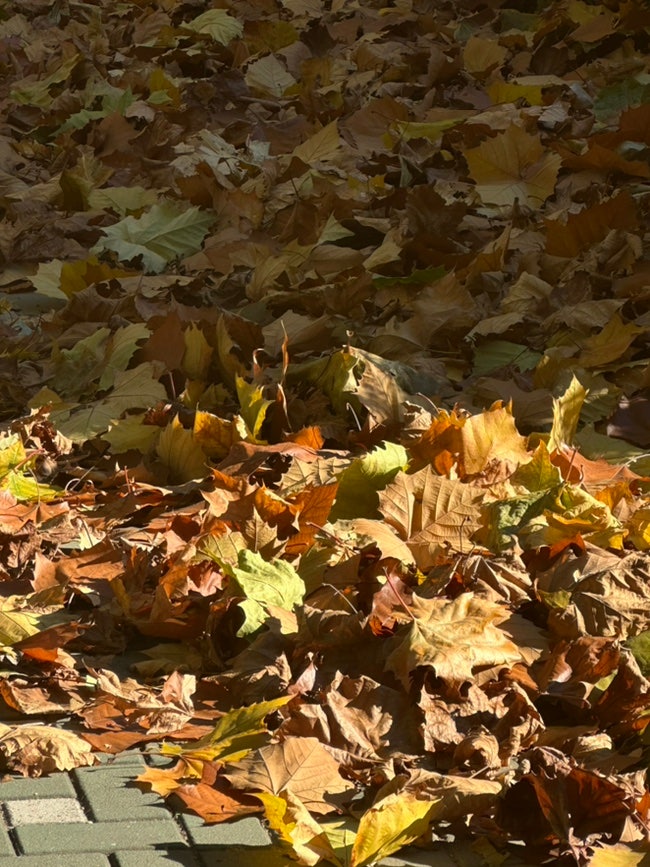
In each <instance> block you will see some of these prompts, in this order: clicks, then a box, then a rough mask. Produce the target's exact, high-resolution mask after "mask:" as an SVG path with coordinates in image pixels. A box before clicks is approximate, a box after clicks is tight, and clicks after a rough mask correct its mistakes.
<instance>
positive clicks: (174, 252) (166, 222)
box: [93, 202, 214, 274]
mask: <svg viewBox="0 0 650 867" xmlns="http://www.w3.org/2000/svg"><path fill="white" fill-rule="evenodd" d="M213 221H214V218H213V216H212V215H210V214H207V213H204V212H201V210H200V209H199V208H196V207H192V208H187V209H182V208H179V207H178V206H177V205H175V204H174V203H172V202H164V203H163V204H160V205H153V206H152V207H151V208H150V209H149V210H148V211H147V212H146V213H145V214H143V216H142V217H138V218H136V217H126V218H125V219H124V220H121V221H120V222H119V223H115V224H114V225H113V226H108V227H107V228H106V229H104V230H103V232H104V236H105V237H104V238H103V239H102V240H101V241H99V242H98V244H97V245H96V246H95V247H94V248H93V252H94V253H100V252H102V251H103V250H112V251H113V252H115V253H117V255H118V256H119V258H120V259H121V260H123V261H129V260H131V259H137V258H138V257H141V259H142V264H143V265H144V267H145V268H146V269H147V270H148V271H152V272H153V273H155V274H158V273H160V272H161V271H163V270H164V269H165V267H166V265H167V263H168V262H171V261H172V260H173V259H176V258H178V257H179V256H186V255H188V254H189V253H193V252H195V251H196V250H198V249H199V247H200V246H201V243H202V241H203V239H204V238H205V236H206V234H207V231H208V229H209V228H210V226H211V224H212V223H213Z"/></svg>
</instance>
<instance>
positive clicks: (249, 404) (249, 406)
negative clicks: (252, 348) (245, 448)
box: [235, 376, 273, 442]
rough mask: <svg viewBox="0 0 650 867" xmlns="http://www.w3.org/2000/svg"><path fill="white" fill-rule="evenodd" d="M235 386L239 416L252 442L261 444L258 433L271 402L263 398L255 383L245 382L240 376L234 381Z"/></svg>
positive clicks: (260, 389)
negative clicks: (244, 423) (239, 409)
mask: <svg viewBox="0 0 650 867" xmlns="http://www.w3.org/2000/svg"><path fill="white" fill-rule="evenodd" d="M235 384H236V386H237V397H238V399H239V406H240V407H241V415H242V418H243V419H244V421H245V422H246V427H247V428H248V430H249V431H250V433H251V435H252V438H253V441H254V442H263V441H262V440H259V439H258V435H259V432H260V430H261V428H262V424H263V423H264V419H265V417H266V411H267V409H268V408H269V406H271V404H272V403H273V401H272V400H267V399H266V398H265V397H264V396H263V390H262V388H260V386H259V385H255V383H249V382H246V380H245V379H244V378H243V377H242V376H237V377H236V380H235Z"/></svg>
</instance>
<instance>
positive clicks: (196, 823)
mask: <svg viewBox="0 0 650 867" xmlns="http://www.w3.org/2000/svg"><path fill="white" fill-rule="evenodd" d="M180 820H181V822H182V824H183V825H184V826H185V829H186V831H187V836H188V837H189V838H190V840H191V841H192V844H193V845H194V846H238V845H239V846H247V847H249V848H250V847H252V846H268V845H269V844H270V843H271V838H270V837H269V835H268V833H267V831H266V829H265V828H264V826H263V825H262V823H261V822H260V821H259V819H255V818H254V817H253V816H246V817H245V818H243V819H238V820H237V821H236V822H219V823H218V824H216V825H204V824H203V819H201V818H200V817H199V816H190V815H187V816H180Z"/></svg>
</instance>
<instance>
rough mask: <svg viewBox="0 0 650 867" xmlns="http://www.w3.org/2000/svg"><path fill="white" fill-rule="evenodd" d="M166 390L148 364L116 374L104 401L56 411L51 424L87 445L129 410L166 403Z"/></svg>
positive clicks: (52, 415) (151, 366) (73, 439)
mask: <svg viewBox="0 0 650 867" xmlns="http://www.w3.org/2000/svg"><path fill="white" fill-rule="evenodd" d="M166 397H167V392H166V391H165V387H164V386H163V385H161V383H159V382H158V381H157V380H156V369H155V368H154V365H153V364H152V363H151V362H145V363H144V364H139V365H138V366H137V367H134V368H133V370H124V371H119V372H117V373H116V375H115V388H114V389H113V391H112V392H110V394H109V395H108V396H107V397H105V398H104V399H103V400H97V401H95V402H93V403H91V404H87V405H85V406H83V405H82V406H79V407H73V408H66V409H61V410H55V411H54V412H52V413H51V414H50V419H51V421H52V423H53V424H54V425H55V426H56V427H57V428H58V429H59V431H60V432H61V433H62V434H63V435H64V436H67V437H68V438H69V439H71V440H72V441H73V442H77V443H80V442H85V441H86V440H89V439H92V438H93V437H94V436H96V435H97V434H100V433H104V432H105V431H107V430H108V428H109V427H110V426H111V425H112V424H113V422H115V421H117V420H118V419H119V417H120V416H121V415H122V413H123V412H126V411H127V410H137V409H146V408H148V407H150V406H155V405H156V404H157V403H158V402H159V401H161V400H165V398H166Z"/></svg>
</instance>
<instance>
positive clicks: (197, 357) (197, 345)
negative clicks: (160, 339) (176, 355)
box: [181, 322, 214, 379]
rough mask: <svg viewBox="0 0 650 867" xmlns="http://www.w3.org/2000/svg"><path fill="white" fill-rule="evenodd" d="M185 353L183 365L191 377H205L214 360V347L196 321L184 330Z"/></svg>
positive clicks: (184, 370)
mask: <svg viewBox="0 0 650 867" xmlns="http://www.w3.org/2000/svg"><path fill="white" fill-rule="evenodd" d="M183 340H184V341H185V353H184V355H183V361H182V362H181V367H182V368H183V372H184V373H185V374H186V375H187V376H188V377H189V378H190V379H205V378H206V376H207V374H208V368H209V367H210V361H211V360H212V353H213V351H214V350H213V349H212V347H211V346H210V344H209V343H208V341H207V340H206V339H205V335H204V334H203V332H202V331H201V329H200V328H199V327H198V325H197V324H196V323H195V322H192V323H191V324H190V326H189V328H186V329H185V331H184V332H183Z"/></svg>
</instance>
